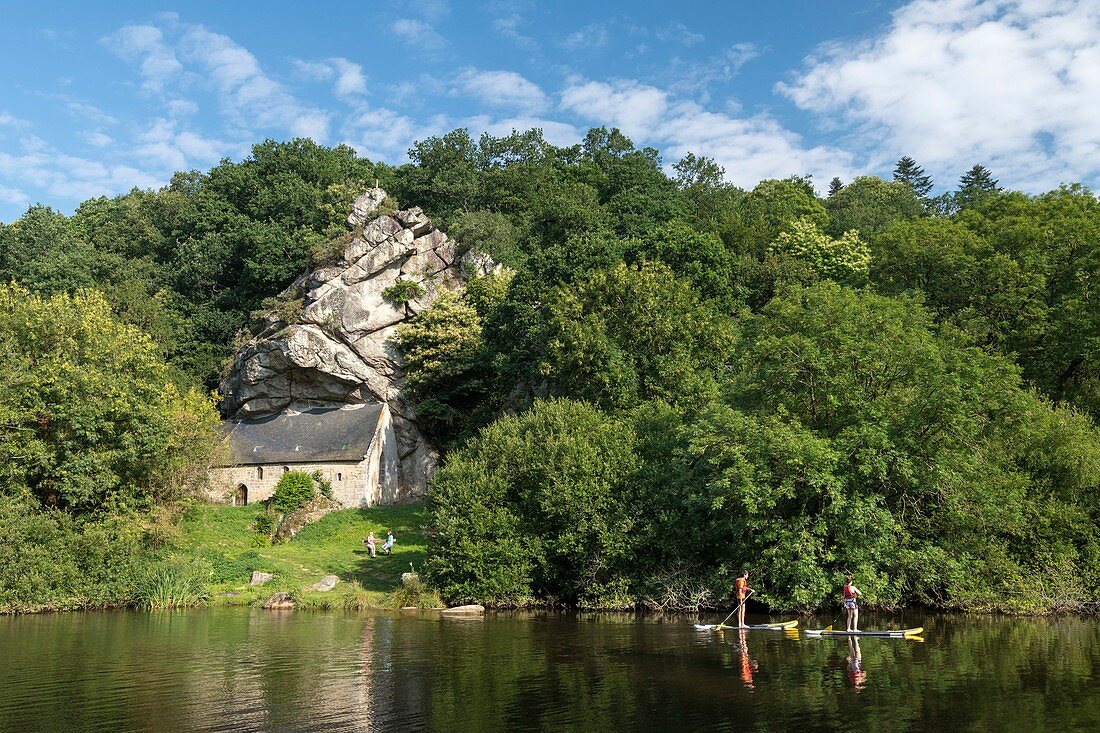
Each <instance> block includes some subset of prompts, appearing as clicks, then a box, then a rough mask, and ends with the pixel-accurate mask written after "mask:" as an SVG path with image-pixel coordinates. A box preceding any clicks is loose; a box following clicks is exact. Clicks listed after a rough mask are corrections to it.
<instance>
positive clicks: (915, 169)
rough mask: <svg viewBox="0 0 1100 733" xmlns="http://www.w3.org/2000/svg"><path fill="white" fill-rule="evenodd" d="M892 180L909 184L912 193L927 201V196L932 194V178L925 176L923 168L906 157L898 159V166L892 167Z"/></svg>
mask: <svg viewBox="0 0 1100 733" xmlns="http://www.w3.org/2000/svg"><path fill="white" fill-rule="evenodd" d="M894 180H895V181H900V182H901V183H907V184H909V188H911V189H913V193H915V194H917V195H918V196H920V197H921V198H922V199H925V200H927V199H928V194H930V193H932V177H931V176H929V175H926V174H925V172H924V168H921V167H920V166H919V165H917V161H915V160H913V159H912V158H910V157H909V156H908V155H903V156H902V157H901V158H899V159H898V164H897V165H896V166H894Z"/></svg>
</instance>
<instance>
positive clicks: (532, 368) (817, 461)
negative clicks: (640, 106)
mask: <svg viewBox="0 0 1100 733" xmlns="http://www.w3.org/2000/svg"><path fill="white" fill-rule="evenodd" d="M410 160H411V162H409V163H407V164H404V165H401V166H390V165H386V164H382V163H374V162H372V161H369V160H366V159H364V158H361V157H359V156H358V155H357V154H356V153H355V151H353V150H352V149H350V148H347V147H344V146H339V147H336V148H326V147H323V146H319V145H316V144H315V143H313V142H311V141H309V140H301V139H299V140H292V141H289V142H275V141H267V142H264V143H262V144H260V145H257V146H255V147H254V148H253V150H252V154H251V155H250V156H248V157H247V158H246V159H245V160H242V161H240V162H232V161H223V162H222V163H220V164H219V165H217V166H215V167H214V168H212V169H211V170H210V171H207V172H197V171H191V172H180V173H177V174H176V175H175V176H174V177H173V178H172V181H171V182H170V183H169V184H168V185H167V186H165V187H164V188H162V189H159V190H155V191H154V190H146V191H142V190H134V191H131V192H129V193H127V194H123V195H120V196H116V197H114V198H105V197H102V198H97V199H91V200H89V201H86V202H84V203H83V204H82V205H81V206H80V207H79V208H78V209H77V211H76V212H75V213H74V214H73V215H71V216H67V215H64V214H61V213H59V212H56V211H54V210H52V209H50V208H49V207H47V206H41V205H36V206H32V207H30V208H29V209H28V211H27V212H26V214H25V215H24V216H22V217H20V219H18V220H17V221H15V222H11V223H8V224H0V537H2V538H3V542H2V543H0V610H3V611H29V610H34V609H47V608H53V609H70V608H96V607H107V606H111V605H117V604H134V605H139V606H143V607H149V608H160V607H170V606H174V605H194V604H230V603H241V604H245V603H247V604H251V603H253V602H255V601H256V600H257V599H259V598H260V596H261V595H270V594H271V593H274V592H276V591H286V592H291V593H292V594H294V595H295V597H296V598H299V597H300V598H301V599H302V600H301V604H302V605H306V606H311V607H318V608H320V607H334V608H335V607H360V606H363V605H374V604H378V605H384V604H387V603H392V604H395V605H397V604H402V603H405V602H409V601H410V598H408V597H404V598H402V597H399V596H395V595H390V596H387V595H386V594H387V593H391V594H392V593H393V592H394V591H395V590H396V591H398V592H399V594H400V593H403V592H404V591H403V590H402V589H401V586H400V574H401V572H404V571H405V570H407V569H408V562H412V563H413V566H414V568H415V570H416V571H417V572H418V573H420V577H421V578H422V579H423V582H424V583H425V586H424V587H423V588H422V589H420V590H422V591H423V592H422V593H421V592H419V591H418V592H417V593H416V595H417V596H418V598H417V604H429V603H432V604H437V603H438V600H442V601H445V602H446V603H447V604H449V605H455V604H463V603H476V602H480V603H483V604H485V605H488V606H496V607H521V606H532V605H552V606H560V607H569V608H577V609H626V608H641V609H653V610H664V611H671V610H677V609H697V608H721V607H728V604H729V599H730V595H731V593H732V587H733V578H734V577H735V576H736V575H737V574H738V573H740V571H741V570H743V569H748V570H749V571H750V573H751V577H752V579H753V586H754V587H756V588H759V592H758V593H757V594H756V595H755V596H754V600H756V601H758V602H760V603H762V604H763V606H764V607H767V608H770V609H773V610H777V611H778V610H784V611H793V612H809V611H813V610H816V609H821V608H831V607H832V606H833V604H834V601H835V598H836V594H837V592H838V590H839V588H840V586H841V584H842V578H843V576H844V574H846V573H852V574H854V575H855V577H856V582H857V584H858V585H859V587H860V588H861V589H862V590H863V591H864V597H863V601H864V603H865V605H866V606H868V607H871V608H879V609H892V608H904V607H912V606H923V607H928V608H935V609H960V610H984V611H990V612H994V611H1007V612H1012V613H1020V614H1041V613H1051V612H1062V613H1064V612H1086V611H1095V610H1096V608H1097V604H1098V603H1100V431H1098V429H1097V420H1098V419H1100V349H1097V348H1096V344H1097V343H1098V342H1100V306H1098V305H1097V304H1098V303H1100V298H1098V296H1097V292H1096V288H1095V285H1096V282H1095V273H1096V272H1097V271H1098V269H1100V201H1098V200H1097V198H1096V196H1095V195H1094V194H1093V193H1092V192H1091V191H1089V190H1088V189H1086V188H1085V187H1083V186H1081V185H1079V184H1068V185H1064V186H1061V187H1059V188H1057V189H1055V190H1052V191H1049V192H1046V193H1042V194H1038V195H1028V194H1024V193H1020V192H1012V191H1004V190H1002V188H1001V187H1000V186H999V185H998V183H997V181H996V180H995V178H994V177H993V172H991V171H989V170H988V169H986V168H984V167H983V166H981V165H975V166H973V167H972V168H970V169H969V170H968V171H967V172H966V173H965V174H964V175H963V176H962V177H961V178H960V180H959V182H958V185H957V187H955V188H954V189H952V190H950V191H945V192H944V193H941V194H939V195H934V192H933V189H934V188H935V186H934V185H933V183H932V182H931V181H930V180H929V179H928V177H927V176H926V175H924V173H923V171H922V170H921V168H920V166H919V165H918V164H917V163H916V161H913V160H912V159H909V158H903V159H901V160H899V162H898V166H897V169H896V170H895V172H894V175H893V177H892V178H891V179H889V180H887V179H884V178H878V177H875V176H861V177H858V178H856V179H855V180H853V181H850V182H842V181H840V180H834V181H833V182H831V184H830V185H829V188H828V194H827V195H825V194H823V193H819V191H818V190H817V188H815V185H814V182H813V181H811V180H810V179H809V178H808V177H805V176H799V175H792V176H791V177H789V178H785V179H778V180H766V181H761V182H760V183H759V184H758V185H756V186H755V187H753V188H752V189H751V190H747V189H741V188H738V187H735V186H732V185H730V184H728V183H726V182H725V181H724V178H723V171H722V169H721V167H720V166H718V165H717V164H716V163H715V162H714V161H711V160H708V159H706V158H701V157H697V156H695V155H692V154H688V155H686V156H685V157H684V158H683V159H682V160H680V161H677V162H675V163H674V164H673V165H672V167H671V173H670V172H669V170H668V169H667V168H666V167H665V164H664V161H662V160H661V159H660V156H659V155H658V153H657V151H655V150H653V149H650V148H642V149H638V148H636V147H635V146H634V144H633V143H632V142H631V141H630V140H629V139H628V138H626V137H625V136H624V135H622V133H621V132H620V131H618V130H614V129H607V128H597V129H593V130H590V131H589V132H588V134H587V135H586V136H585V139H584V140H583V142H582V143H580V144H579V145H576V146H571V147H567V148H562V147H557V146H554V145H551V144H550V143H549V142H547V141H546V140H545V138H544V137H543V136H542V133H541V132H540V131H538V130H529V131H526V132H515V133H513V134H511V135H508V136H505V137H493V136H489V135H485V136H483V137H481V138H479V139H476V140H475V139H473V138H472V137H471V136H470V135H469V133H468V132H467V131H465V130H456V131H454V132H452V133H449V134H447V135H444V136H442V137H433V138H429V139H427V140H423V141H420V142H418V143H416V144H415V145H414V146H413V148H412V150H411V151H410ZM374 181H377V182H378V184H379V185H381V186H383V187H384V188H385V190H386V191H388V192H389V193H390V195H391V196H392V197H393V198H392V200H391V201H390V202H388V204H387V206H389V205H391V204H392V205H393V206H395V207H396V206H420V207H422V208H423V209H424V211H425V212H426V213H427V214H428V215H429V216H430V217H431V218H432V221H433V222H435V223H436V224H438V225H439V227H440V229H442V230H445V231H447V232H448V235H449V236H450V237H452V238H453V239H454V240H455V241H456V242H459V243H461V244H462V245H463V246H464V247H473V248H476V249H477V250H478V251H479V252H482V253H485V254H488V255H490V256H491V257H492V258H493V259H494V260H496V261H497V262H499V263H501V264H502V265H503V266H504V269H502V270H501V271H500V272H498V273H495V274H492V275H487V276H484V277H480V278H475V279H473V280H471V281H470V282H469V284H468V286H467V287H466V288H465V290H462V291H454V292H447V293H446V294H445V295H441V296H440V297H439V298H438V299H437V300H436V301H434V303H433V305H431V307H428V308H426V309H425V310H423V311H422V312H419V313H417V314H416V316H415V318H413V319H412V320H411V321H410V322H409V323H408V324H407V325H406V326H403V327H402V330H401V331H400V332H399V334H398V337H397V339H396V341H395V343H394V346H395V348H397V349H399V350H400V353H401V354H402V355H403V357H404V361H405V366H406V369H405V370H404V375H405V383H404V389H405V390H406V397H407V398H408V399H409V400H411V401H412V402H413V403H415V406H416V412H417V421H418V424H419V425H420V426H421V427H422V429H423V430H424V432H425V434H426V435H428V436H430V437H431V439H432V440H433V441H435V443H436V444H437V445H438V446H439V447H440V448H441V450H442V452H443V455H444V460H443V463H442V466H441V468H440V469H439V471H438V473H436V475H435V478H434V479H433V481H432V484H431V487H430V496H429V503H428V504H427V505H426V506H422V507H377V508H372V509H370V510H366V511H363V512H359V511H358V510H344V511H342V512H334V513H332V514H330V515H328V516H326V517H324V518H323V519H321V520H319V521H318V522H316V523H315V524H312V525H309V526H307V527H305V528H304V529H303V530H302V531H301V532H300V533H299V534H298V535H297V536H295V537H293V538H292V539H290V540H289V541H287V542H285V543H280V544H277V545H270V544H269V538H270V536H271V535H272V534H274V533H275V532H276V531H277V530H278V529H279V527H278V526H277V524H278V522H280V521H281V520H279V518H278V517H277V516H274V514H272V513H263V516H262V517H261V516H260V515H261V511H260V509H259V508H258V507H244V508H240V509H234V508H232V507H216V506H212V505H205V504H202V503H200V502H197V501H196V499H195V497H200V496H204V495H205V494H206V492H207V489H208V487H207V486H206V482H207V477H206V469H207V467H208V466H209V465H210V456H211V454H212V451H214V450H215V448H216V445H217V442H218V441H217V438H218V434H217V430H216V428H217V424H218V419H219V416H218V412H217V398H216V396H214V395H213V390H215V389H216V387H217V385H218V383H219V381H220V380H221V379H222V378H223V377H224V375H225V373H226V372H225V370H226V369H227V368H229V365H230V359H231V357H232V355H233V353H234V351H235V350H236V349H237V348H238V347H240V346H241V345H242V344H244V343H247V342H248V341H249V340H250V339H251V338H253V337H254V336H255V335H256V334H257V333H259V332H260V331H261V330H262V329H264V328H267V327H269V326H271V325H272V324H273V323H274V324H275V325H278V324H280V323H281V324H284V325H286V324H289V323H292V322H293V321H294V318H296V317H297V315H296V314H300V312H301V309H302V307H303V305H304V301H303V297H304V295H303V293H302V292H301V288H295V287H292V285H293V283H295V282H296V280H297V279H298V278H299V277H301V276H302V275H303V274H305V273H308V272H311V271H313V270H314V269H316V268H317V267H320V266H322V265H323V264H325V263H326V262H329V261H331V258H332V257H334V256H337V255H339V253H340V252H343V251H344V249H343V246H342V245H343V244H346V242H347V238H348V236H349V232H348V227H347V224H346V217H347V212H348V209H349V206H350V204H351V202H352V200H353V199H354V198H355V196H356V195H357V194H359V193H361V192H362V191H364V190H365V189H366V188H367V186H368V185H369V182H374ZM818 183H821V182H818ZM941 188H943V189H946V188H947V187H945V186H941ZM334 323H335V322H334ZM333 327H335V326H333ZM297 486H298V490H299V491H300V492H302V493H301V495H299V494H296V493H294V492H291V494H293V496H295V497H298V498H295V499H294V501H293V502H292V503H293V504H294V505H295V506H301V504H300V503H298V499H300V498H301V497H302V496H305V494H311V493H312V492H313V491H314V490H315V488H316V487H314V486H313V484H312V483H311V482H310V481H309V480H308V479H303V480H301V481H300V482H299V483H298V485H297ZM317 490H320V491H322V493H323V490H322V489H317ZM288 491H289V488H288ZM306 498H307V499H308V497H306ZM288 500H289V499H288ZM287 506H289V505H287ZM370 528H373V529H375V530H376V532H377V533H383V532H384V531H385V530H386V529H390V528H392V529H394V530H395V531H396V533H397V536H398V551H397V553H396V554H395V555H393V556H390V557H385V558H382V557H381V556H380V557H379V558H376V560H372V561H369V562H367V561H365V558H362V557H361V556H360V555H357V554H356V550H362V549H363V548H362V547H361V544H359V543H360V542H361V539H362V536H365V534H366V530H368V529H370ZM380 536H381V535H380ZM250 543H257V544H255V546H253V544H250ZM262 565H266V566H269V567H260V566H262ZM269 569H273V570H274V571H275V575H276V579H275V580H274V581H272V582H271V583H269V584H268V585H266V586H263V587H262V590H257V589H248V588H244V587H242V584H243V583H244V582H245V580H244V578H245V574H246V573H251V571H252V570H263V571H266V570H269ZM326 574H336V575H338V576H340V577H341V578H342V579H343V580H342V582H341V583H340V584H338V585H337V586H336V589H335V590H333V591H331V592H329V593H319V592H318V593H312V592H310V593H307V592H305V591H303V590H302V588H303V587H304V586H306V585H308V584H310V583H313V582H316V581H317V580H319V579H320V577H321V576H322V575H326ZM307 581H308V582H307ZM432 589H435V590H432ZM227 593H229V594H232V593H236V594H238V595H224V594H227ZM435 593H438V600H437V599H436V597H435Z"/></svg>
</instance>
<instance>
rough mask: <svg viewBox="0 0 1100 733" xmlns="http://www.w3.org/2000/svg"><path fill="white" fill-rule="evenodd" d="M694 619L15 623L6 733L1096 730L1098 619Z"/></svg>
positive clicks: (144, 618)
mask: <svg viewBox="0 0 1100 733" xmlns="http://www.w3.org/2000/svg"><path fill="white" fill-rule="evenodd" d="M709 620H711V621H712V622H713V621H715V620H717V619H709ZM753 620H754V619H751V618H750V622H753ZM755 620H756V621H763V620H764V619H755ZM830 620H831V619H816V620H814V619H808V620H807V619H804V620H803V625H804V626H814V625H815V624H816V625H818V627H820V625H821V624H825V623H828V622H829V621H830ZM691 622H692V619H688V618H685V617H679V616H669V617H661V616H633V615H619V614H579V615H558V614H549V613H515V614H511V613H509V614H491V615H489V616H487V617H486V618H484V619H478V620H445V619H441V618H440V617H438V616H436V615H433V614H428V613H425V614H412V615H401V614H386V613H369V614H342V613H307V612H294V613H275V612H265V611H260V610H249V609H210V610H195V611H179V612H162V613H141V612H132V611H120V612H104V613H70V614H54V615H36V616H9V617H0V731H5V732H6V731H12V732H18V733H27V732H29V731H344V730H349V731H387V732H399V731H455V732H460V731H525V730H539V731H643V730H653V731H658V730H659V731H666V732H672V731H675V732H676V733H681V732H682V731H696V730H699V731H761V732H765V731H766V732H769V733H770V732H773V731H844V732H845V733H852V732H853V731H922V732H925V731H964V730H965V731H975V732H976V731H1021V733H1036V732H1037V731H1096V730H1100V621H1098V620H1095V619H1078V618H1058V619H1006V618H992V617H983V616H951V615H940V616H914V615H909V616H906V617H890V618H886V617H882V618H875V617H874V616H873V615H866V616H865V618H864V619H863V625H864V626H865V627H869V626H872V625H875V624H876V623H877V625H880V626H881V625H887V624H889V625H892V626H895V627H897V626H901V625H904V626H908V625H923V626H925V627H926V632H925V634H924V637H923V638H924V641H923V642H919V641H910V640H904V639H875V638H864V639H861V640H859V642H858V644H856V643H854V641H849V640H847V639H844V638H825V639H821V638H817V639H812V638H807V637H804V636H801V635H795V634H784V633H782V632H768V631H750V632H748V633H745V634H741V633H738V632H730V631H726V632H714V631H707V632H701V631H698V630H696V629H695V628H694V626H693V624H692V623H691Z"/></svg>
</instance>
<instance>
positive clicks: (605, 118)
mask: <svg viewBox="0 0 1100 733" xmlns="http://www.w3.org/2000/svg"><path fill="white" fill-rule="evenodd" d="M561 105H562V107H563V108H565V109H567V110H570V111H572V112H576V113H577V114H579V115H581V116H582V117H587V118H589V119H594V120H598V121H599V122H600V124H605V125H613V126H615V127H618V128H619V129H620V130H622V131H623V132H624V133H626V134H627V135H628V136H629V137H633V138H649V137H652V135H653V133H654V130H655V128H656V127H657V125H658V124H659V123H660V121H661V119H662V117H663V116H664V115H665V113H666V111H667V110H668V106H669V102H668V95H667V94H666V93H665V92H663V91H661V90H660V89H657V88H656V87H652V86H648V85H645V84H641V83H639V82H636V81H621V82H615V83H614V84H609V83H606V82H601V81H590V82H580V81H577V82H575V83H573V84H571V85H570V86H568V87H566V88H565V89H564V90H563V91H562V93H561Z"/></svg>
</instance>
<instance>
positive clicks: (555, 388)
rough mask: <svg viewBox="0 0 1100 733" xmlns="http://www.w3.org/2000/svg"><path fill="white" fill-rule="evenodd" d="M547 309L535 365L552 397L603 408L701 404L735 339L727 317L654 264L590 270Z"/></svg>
mask: <svg viewBox="0 0 1100 733" xmlns="http://www.w3.org/2000/svg"><path fill="white" fill-rule="evenodd" d="M547 310H548V316H547V334H546V356H545V358H544V360H543V361H542V363H541V365H540V367H539V369H540V373H541V374H542V375H543V376H545V377H546V378H547V379H548V380H549V382H550V388H551V392H552V394H555V395H560V396H566V397H572V398H577V399H585V400H589V401H592V402H593V403H595V404H598V405H601V406H604V407H607V408H629V407H633V406H634V405H636V404H637V403H638V402H639V401H643V400H651V399H661V400H664V401H666V402H668V403H670V404H673V405H679V404H686V405H699V404H704V403H706V402H707V401H708V400H709V399H711V398H712V397H713V396H714V395H715V394H716V390H717V382H716V380H715V375H716V374H717V373H718V372H719V371H720V370H721V368H722V366H723V365H724V363H725V358H726V356H727V355H728V354H729V352H730V349H731V348H732V345H733V341H734V333H735V331H734V325H733V323H732V322H731V321H730V320H729V318H728V317H726V316H725V315H723V314H722V313H720V312H719V311H718V310H717V309H715V308H712V307H711V306H709V305H708V304H705V303H702V302H700V300H699V297H698V295H697V294H696V293H695V292H694V291H693V290H692V289H691V286H690V285H688V284H687V283H686V282H684V281H683V280H680V279H679V278H677V277H675V275H673V274H672V272H671V271H670V270H669V269H668V268H667V267H666V266H665V265H663V264H661V263H656V262H646V263H642V264H641V265H639V266H637V267H628V266H626V265H622V264H620V265H618V266H616V267H614V268H613V269H610V270H606V271H599V272H595V273H593V274H592V275H591V276H590V277H588V278H587V279H585V280H583V281H581V282H579V283H578V284H577V285H576V286H575V287H571V288H559V289H558V290H557V291H555V293H554V294H553V295H552V296H551V299H550V301H549V303H548V307H547Z"/></svg>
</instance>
